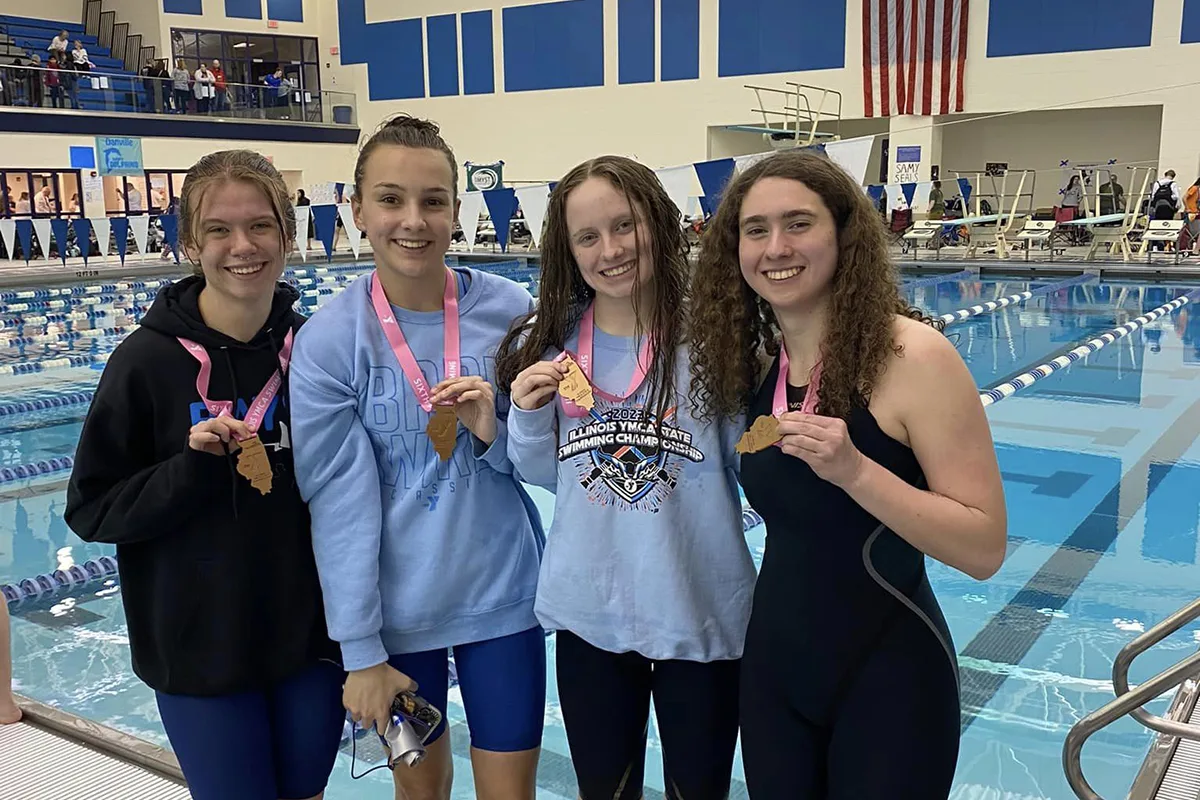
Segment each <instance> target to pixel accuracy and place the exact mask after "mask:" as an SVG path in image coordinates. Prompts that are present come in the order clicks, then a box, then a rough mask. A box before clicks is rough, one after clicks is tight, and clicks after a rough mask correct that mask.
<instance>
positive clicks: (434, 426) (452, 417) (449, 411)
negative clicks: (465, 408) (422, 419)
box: [425, 406, 458, 461]
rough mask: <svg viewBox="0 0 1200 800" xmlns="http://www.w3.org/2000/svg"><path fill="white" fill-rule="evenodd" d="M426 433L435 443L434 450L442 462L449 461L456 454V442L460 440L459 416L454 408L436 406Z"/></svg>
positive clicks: (430, 416) (426, 427)
mask: <svg viewBox="0 0 1200 800" xmlns="http://www.w3.org/2000/svg"><path fill="white" fill-rule="evenodd" d="M425 433H426V434H427V435H428V436H429V440H430V441H431V442H433V449H434V450H435V451H436V452H437V454H438V457H440V458H441V459H442V461H449V460H450V456H451V455H453V454H454V444H455V440H456V439H457V438H458V414H456V413H455V411H454V406H434V407H433V412H432V413H431V414H430V415H429V424H428V425H427V426H425Z"/></svg>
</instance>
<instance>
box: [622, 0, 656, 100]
mask: <svg viewBox="0 0 1200 800" xmlns="http://www.w3.org/2000/svg"><path fill="white" fill-rule="evenodd" d="M654 2H655V0H617V81H618V82H619V83H654Z"/></svg>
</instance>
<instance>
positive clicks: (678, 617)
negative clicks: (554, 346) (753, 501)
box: [508, 328, 755, 662]
mask: <svg viewBox="0 0 1200 800" xmlns="http://www.w3.org/2000/svg"><path fill="white" fill-rule="evenodd" d="M566 345H567V349H568V350H569V351H570V352H572V353H575V352H577V348H578V335H573V336H572V337H571V338H570V339H569V340H568V341H567V343H566ZM556 355H557V353H549V354H548V357H549V358H553V357H554V356H556ZM636 356H637V341H636V340H635V339H633V338H621V337H614V336H609V335H607V334H605V333H604V332H603V331H601V330H599V329H598V328H597V329H596V336H595V344H594V350H593V362H594V364H595V372H594V375H593V379H592V380H593V383H594V384H595V385H597V386H599V387H600V388H601V389H603V390H604V391H606V392H609V393H611V394H625V392H626V391H627V390H628V388H629V381H630V378H631V376H632V375H633V369H634V361H635V359H636ZM676 381H677V384H676V389H677V392H678V400H677V404H676V406H675V411H674V414H673V415H672V416H671V417H669V418H668V419H667V420H666V422H665V423H664V424H663V438H662V439H661V440H660V439H659V438H658V436H657V435H656V433H655V430H654V426H653V423H652V422H651V423H650V424H645V423H642V422H640V421H639V420H640V419H641V411H640V409H641V406H642V404H644V403H645V402H647V398H648V396H649V386H648V383H649V381H647V382H646V383H644V384H643V385H642V388H641V389H640V390H639V391H638V392H637V393H636V394H635V395H634V397H633V398H631V399H630V400H627V401H626V402H625V403H622V404H618V405H614V404H612V403H608V402H605V401H604V400H603V399H601V398H600V397H598V396H597V397H596V407H595V409H594V411H595V412H596V413H598V414H599V416H600V417H601V418H602V419H601V420H597V419H595V418H592V417H585V418H583V419H577V418H572V417H568V416H567V415H566V414H564V413H563V412H562V404H561V402H560V401H559V399H558V398H557V396H556V397H555V399H554V401H553V402H551V403H549V404H547V405H546V406H543V407H542V408H540V409H537V410H535V411H522V410H521V409H519V408H517V407H516V406H513V408H512V411H511V413H510V414H509V418H508V452H509V455H510V456H511V457H512V461H513V464H514V465H515V466H516V468H517V471H518V472H519V473H520V475H521V477H522V478H523V479H525V480H526V481H528V482H529V483H531V484H536V485H539V486H543V487H545V488H547V489H549V490H550V491H552V492H554V493H555V494H556V496H557V497H556V502H555V506H554V521H553V523H552V525H551V528H550V534H549V537H548V539H547V544H546V553H545V556H544V558H543V559H542V571H541V576H540V578H539V581H538V593H537V606H536V611H537V616H538V620H539V621H540V622H541V623H542V625H543V626H544V627H546V629H548V630H569V631H571V632H572V633H574V634H576V635H577V636H579V637H581V638H583V639H584V640H586V641H588V642H590V643H591V644H593V645H595V646H596V647H599V648H601V649H603V650H608V651H610V652H614V653H621V652H628V651H635V652H638V653H641V654H642V655H644V656H646V657H648V658H651V659H655V660H666V659H684V660H688V661H701V662H707V661H715V660H718V659H730V658H740V657H741V655H742V645H743V641H744V639H745V634H746V625H747V622H748V621H749V618H750V604H751V600H752V597H753V592H754V581H755V570H754V562H753V561H752V560H751V557H750V550H749V548H748V546H747V544H746V538H745V535H744V533H743V527H742V506H741V502H740V500H739V497H738V483H737V469H738V456H737V454H736V453H735V452H734V445H735V444H736V443H737V440H738V438H739V437H740V436H741V433H742V430H743V425H742V420H741V419H727V420H721V421H718V422H712V423H707V424H706V423H701V422H699V421H697V420H696V419H695V418H694V417H693V416H692V415H691V413H690V410H689V409H690V406H689V404H688V401H687V388H688V353H687V349H686V348H681V349H680V352H679V356H678V358H677V361H676Z"/></svg>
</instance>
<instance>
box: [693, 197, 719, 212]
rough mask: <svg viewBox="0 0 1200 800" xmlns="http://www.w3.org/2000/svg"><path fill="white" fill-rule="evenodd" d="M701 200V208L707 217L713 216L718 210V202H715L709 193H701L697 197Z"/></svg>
mask: <svg viewBox="0 0 1200 800" xmlns="http://www.w3.org/2000/svg"><path fill="white" fill-rule="evenodd" d="M696 199H697V200H698V201H699V202H700V210H701V211H703V212H704V216H705V217H711V216H712V215H713V214H714V213H715V212H716V210H717V204H716V203H714V202H713V201H712V200H711V199H709V197H708V196H707V195H703V194H702V195H700V196H699V197H697V198H696Z"/></svg>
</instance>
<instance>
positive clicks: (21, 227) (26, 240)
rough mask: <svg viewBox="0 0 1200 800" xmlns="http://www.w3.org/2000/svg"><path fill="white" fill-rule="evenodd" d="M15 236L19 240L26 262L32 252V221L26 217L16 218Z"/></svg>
mask: <svg viewBox="0 0 1200 800" xmlns="http://www.w3.org/2000/svg"><path fill="white" fill-rule="evenodd" d="M17 238H18V239H20V240H21V254H22V255H24V256H25V263H26V264H28V263H29V260H30V258H31V257H32V254H33V221H32V220H28V219H19V220H17Z"/></svg>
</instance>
